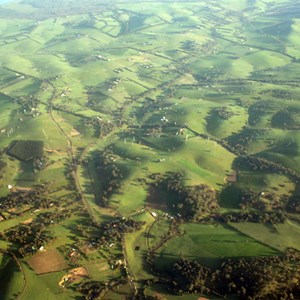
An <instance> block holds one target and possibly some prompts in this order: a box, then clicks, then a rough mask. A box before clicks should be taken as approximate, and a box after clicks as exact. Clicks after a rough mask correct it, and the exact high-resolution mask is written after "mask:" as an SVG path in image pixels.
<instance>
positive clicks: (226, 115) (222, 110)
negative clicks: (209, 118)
mask: <svg viewBox="0 0 300 300" xmlns="http://www.w3.org/2000/svg"><path fill="white" fill-rule="evenodd" d="M213 113H214V114H215V115H216V116H218V117H219V118H221V119H223V120H229V119H230V118H231V117H232V116H233V115H234V113H233V112H232V111H231V110H230V109H229V108H228V107H226V106H222V107H217V108H215V109H213Z"/></svg>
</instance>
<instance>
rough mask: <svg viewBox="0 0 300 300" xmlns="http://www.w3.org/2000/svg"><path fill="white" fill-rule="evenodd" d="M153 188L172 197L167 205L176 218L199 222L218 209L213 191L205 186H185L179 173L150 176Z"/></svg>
mask: <svg viewBox="0 0 300 300" xmlns="http://www.w3.org/2000/svg"><path fill="white" fill-rule="evenodd" d="M153 178H156V181H155V183H154V185H155V186H157V187H159V188H162V189H165V190H167V191H168V192H169V193H171V194H172V195H173V196H174V197H173V202H170V203H168V204H169V206H170V209H171V210H173V211H174V213H175V214H176V216H177V217H178V218H181V219H184V220H187V221H199V220H200V219H201V218H204V217H206V216H207V215H210V214H212V213H216V212H217V211H218V209H219V205H218V201H217V195H216V192H215V190H213V189H212V188H210V187H209V186H208V185H206V184H199V185H194V186H185V185H184V183H183V175H182V174H181V173H169V174H167V175H166V176H160V175H159V176H157V175H155V174H153V175H152V179H153Z"/></svg>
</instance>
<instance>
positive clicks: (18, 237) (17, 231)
mask: <svg viewBox="0 0 300 300" xmlns="http://www.w3.org/2000/svg"><path fill="white" fill-rule="evenodd" d="M70 216H71V212H70V211H69V210H63V211H60V212H46V213H42V214H40V215H38V216H37V217H36V218H35V219H34V220H33V221H32V222H31V223H29V224H21V225H17V226H15V227H12V228H10V229H8V230H6V231H4V232H3V233H0V238H2V239H4V240H7V241H9V242H11V243H13V246H12V247H13V249H12V250H17V252H18V253H19V254H20V255H21V256H22V257H24V256H26V255H29V254H33V253H35V252H36V251H37V250H38V249H39V248H40V247H41V246H44V245H45V244H46V243H47V242H48V241H49V240H50V239H51V237H50V235H49V233H48V232H47V230H46V226H49V225H54V224H57V223H59V222H61V221H62V220H65V219H66V218H69V217H70Z"/></svg>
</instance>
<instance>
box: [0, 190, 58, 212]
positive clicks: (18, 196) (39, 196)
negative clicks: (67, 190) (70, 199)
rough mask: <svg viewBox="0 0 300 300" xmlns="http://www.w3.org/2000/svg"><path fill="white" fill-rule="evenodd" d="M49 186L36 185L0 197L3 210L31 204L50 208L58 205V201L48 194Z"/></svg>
mask: <svg viewBox="0 0 300 300" xmlns="http://www.w3.org/2000/svg"><path fill="white" fill-rule="evenodd" d="M46 192H47V188H46V187H44V186H36V187H34V188H33V189H32V190H30V191H28V192H22V193H17V192H16V193H11V194H8V195H7V196H6V197H1V198H0V208H1V210H2V211H6V210H9V209H11V208H20V207H23V206H25V205H31V206H32V207H33V208H35V209H37V208H49V207H50V205H51V204H52V205H58V201H57V200H56V199H53V198H51V197H49V196H48V195H47V193H46Z"/></svg>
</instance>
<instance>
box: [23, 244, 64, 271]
mask: <svg viewBox="0 0 300 300" xmlns="http://www.w3.org/2000/svg"><path fill="white" fill-rule="evenodd" d="M29 264H30V265H31V266H32V268H33V270H34V272H35V273H36V274H38V275H39V274H45V273H50V272H57V271H62V270H64V269H66V268H68V264H67V262H66V261H65V259H64V257H63V256H62V254H60V253H59V252H58V251H57V250H56V249H52V250H47V251H44V252H41V253H37V254H35V255H34V256H33V257H32V258H31V259H30V260H29Z"/></svg>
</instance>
